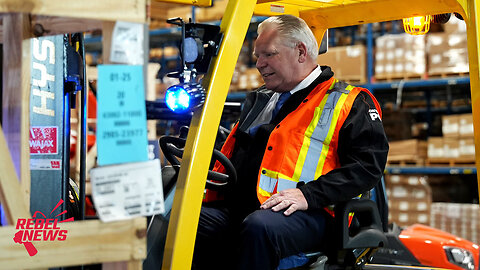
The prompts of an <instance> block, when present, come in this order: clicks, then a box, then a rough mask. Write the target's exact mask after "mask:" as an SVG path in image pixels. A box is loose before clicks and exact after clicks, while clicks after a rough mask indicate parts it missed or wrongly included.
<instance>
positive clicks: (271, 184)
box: [258, 174, 278, 193]
mask: <svg viewBox="0 0 480 270" xmlns="http://www.w3.org/2000/svg"><path fill="white" fill-rule="evenodd" d="M276 184H277V179H275V178H272V177H268V176H266V175H264V174H261V175H260V183H259V184H258V186H259V187H260V188H261V189H263V190H265V191H266V192H269V193H272V192H273V190H274V189H275V185H276ZM277 190H278V189H277Z"/></svg>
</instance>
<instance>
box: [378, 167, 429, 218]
mask: <svg viewBox="0 0 480 270" xmlns="http://www.w3.org/2000/svg"><path fill="white" fill-rule="evenodd" d="M385 186H386V190H387V197H388V203H389V210H388V216H389V218H388V220H389V223H393V222H394V223H396V224H397V225H399V226H409V225H412V224H415V223H420V224H425V225H429V224H430V208H431V204H432V191H431V189H430V186H429V185H428V183H427V181H426V178H425V176H422V175H387V176H386V177H385Z"/></svg>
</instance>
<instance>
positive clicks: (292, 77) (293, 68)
mask: <svg viewBox="0 0 480 270" xmlns="http://www.w3.org/2000/svg"><path fill="white" fill-rule="evenodd" d="M283 44H284V43H282V42H281V40H280V37H279V36H278V34H277V31H276V30H275V29H265V30H264V31H263V32H262V33H261V34H260V35H259V36H258V37H257V41H256V42H255V49H254V55H255V56H256V57H257V64H256V67H257V69H258V71H259V72H260V74H261V75H262V78H263V80H264V81H265V86H266V87H267V89H269V90H272V91H275V92H285V91H290V90H292V89H293V88H294V87H295V86H296V85H297V84H299V83H300V82H301V81H302V79H303V77H301V76H300V74H299V68H298V65H299V61H298V53H299V51H298V49H297V47H295V48H291V47H287V46H285V45H283Z"/></svg>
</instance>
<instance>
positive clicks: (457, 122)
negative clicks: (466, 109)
mask: <svg viewBox="0 0 480 270" xmlns="http://www.w3.org/2000/svg"><path fill="white" fill-rule="evenodd" d="M442 133H443V137H430V138H429V139H428V162H431V163H434V162H440V161H445V160H450V161H452V162H453V163H455V162H458V163H472V164H473V163H474V162H475V144H474V138H473V117H472V114H457V115H443V116H442Z"/></svg>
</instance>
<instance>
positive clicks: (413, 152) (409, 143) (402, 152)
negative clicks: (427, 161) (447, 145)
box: [388, 139, 427, 159]
mask: <svg viewBox="0 0 480 270" xmlns="http://www.w3.org/2000/svg"><path fill="white" fill-rule="evenodd" d="M389 144H390V150H389V151H388V156H389V158H392V157H396V158H402V157H403V158H404V159H424V158H426V157H427V142H426V141H420V140H417V139H410V140H402V141H394V142H390V143H389Z"/></svg>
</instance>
